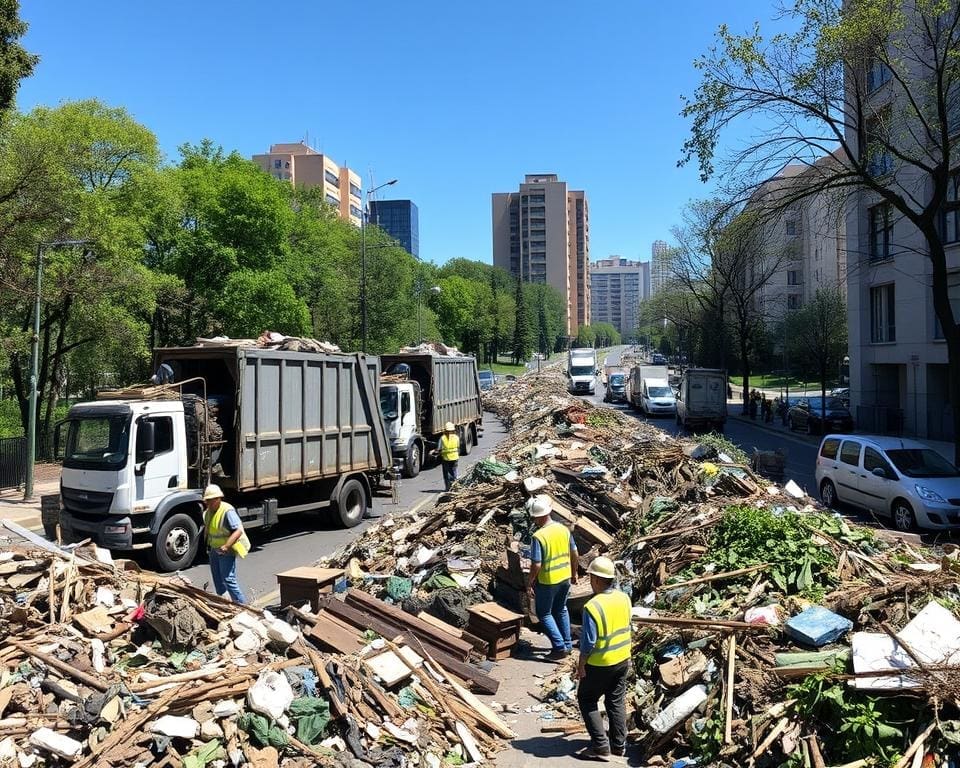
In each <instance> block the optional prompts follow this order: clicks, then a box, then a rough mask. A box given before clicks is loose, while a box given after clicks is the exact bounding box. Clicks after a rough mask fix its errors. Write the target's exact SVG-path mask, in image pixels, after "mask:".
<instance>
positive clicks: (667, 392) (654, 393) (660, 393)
mask: <svg viewBox="0 0 960 768" xmlns="http://www.w3.org/2000/svg"><path fill="white" fill-rule="evenodd" d="M647 391H648V392H649V393H650V397H673V390H672V389H670V387H650V389H649V390H647Z"/></svg>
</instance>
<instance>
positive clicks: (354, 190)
mask: <svg viewBox="0 0 960 768" xmlns="http://www.w3.org/2000/svg"><path fill="white" fill-rule="evenodd" d="M350 194H351V195H353V196H354V197H360V195H361V194H362V193H361V190H360V187H358V186H357V185H356V184H354V183H353V182H351V183H350Z"/></svg>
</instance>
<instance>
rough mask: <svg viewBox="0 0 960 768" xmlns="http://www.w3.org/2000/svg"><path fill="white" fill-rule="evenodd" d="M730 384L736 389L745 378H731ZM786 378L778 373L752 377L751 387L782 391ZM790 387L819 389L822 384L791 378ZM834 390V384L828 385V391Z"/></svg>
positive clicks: (741, 384)
mask: <svg viewBox="0 0 960 768" xmlns="http://www.w3.org/2000/svg"><path fill="white" fill-rule="evenodd" d="M730 383H731V384H732V385H733V386H735V387H742V386H743V377H742V376H731V377H730ZM784 383H785V381H784V377H783V376H781V375H780V374H777V373H767V374H762V375H758V376H751V377H750V387H751V388H753V387H756V388H757V389H780V388H782V387H783V386H784ZM786 383H788V384H789V385H790V389H819V388H820V382H819V381H815V380H810V381H800V379H797V378H794V377H790V379H789V380H787V381H786ZM832 388H833V384H832V383H828V384H827V391H829V390H831V389H832Z"/></svg>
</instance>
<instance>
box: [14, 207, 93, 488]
mask: <svg viewBox="0 0 960 768" xmlns="http://www.w3.org/2000/svg"><path fill="white" fill-rule="evenodd" d="M66 223H67V224H69V223H70V220H69V219H68V220H67V221H66ZM89 243H90V241H89V240H50V241H47V242H44V241H42V240H41V241H40V242H39V243H37V287H36V295H35V296H34V302H33V336H32V337H31V339H30V401H29V408H28V414H29V416H28V418H27V477H26V480H25V481H24V485H23V498H24V499H31V498H33V474H34V472H33V470H34V464H35V463H36V458H37V384H38V383H39V382H38V381H37V380H38V378H39V373H38V371H37V368H38V365H39V360H38V357H39V346H40V299H41V295H40V287H41V284H42V282H43V254H44V252H45V251H47V250H50V249H51V248H72V247H74V246H80V245H88V244H89Z"/></svg>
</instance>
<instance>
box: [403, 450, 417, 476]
mask: <svg viewBox="0 0 960 768" xmlns="http://www.w3.org/2000/svg"><path fill="white" fill-rule="evenodd" d="M421 462H422V456H421V455H420V443H417V442H414V443H413V444H412V445H411V446H410V447H409V448H408V449H407V457H406V459H405V460H404V462H403V476H404V477H406V478H408V479H409V478H414V477H416V476H417V475H419V474H420V466H421Z"/></svg>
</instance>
